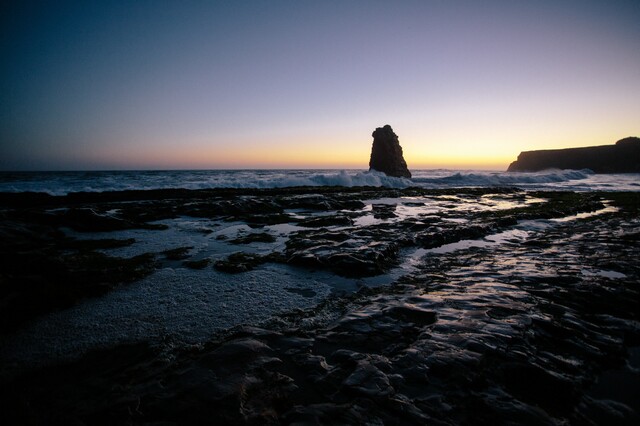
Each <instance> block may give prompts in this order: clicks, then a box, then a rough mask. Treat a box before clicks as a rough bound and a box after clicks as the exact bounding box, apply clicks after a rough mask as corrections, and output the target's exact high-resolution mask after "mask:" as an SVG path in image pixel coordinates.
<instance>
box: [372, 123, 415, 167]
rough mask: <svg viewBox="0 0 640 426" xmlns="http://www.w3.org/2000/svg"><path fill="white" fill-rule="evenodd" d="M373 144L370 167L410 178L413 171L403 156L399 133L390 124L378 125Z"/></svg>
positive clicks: (373, 134)
mask: <svg viewBox="0 0 640 426" xmlns="http://www.w3.org/2000/svg"><path fill="white" fill-rule="evenodd" d="M371 136H373V146H372V147H371V159H370V160H369V169H370V170H377V171H379V172H383V173H385V174H386V175H387V176H393V177H404V178H410V177H411V172H410V171H409V169H408V168H407V162H406V161H404V157H403V156H402V147H401V146H400V142H399V141H398V135H396V134H395V133H394V132H393V129H392V128H391V126H389V125H388V124H387V125H386V126H384V127H378V128H377V129H376V130H375V131H374V132H373V133H372V135H371Z"/></svg>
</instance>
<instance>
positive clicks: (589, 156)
mask: <svg viewBox="0 0 640 426" xmlns="http://www.w3.org/2000/svg"><path fill="white" fill-rule="evenodd" d="M544 169H575V170H580V169H590V170H593V171H594V172H595V173H640V138H637V137H628V138H624V139H621V140H619V141H618V142H616V143H615V145H603V146H592V147H585V148H567V149H548V150H541V151H524V152H521V153H520V155H518V159H517V160H516V161H514V162H513V163H511V164H510V165H509V168H508V169H507V171H509V172H536V171H539V170H544Z"/></svg>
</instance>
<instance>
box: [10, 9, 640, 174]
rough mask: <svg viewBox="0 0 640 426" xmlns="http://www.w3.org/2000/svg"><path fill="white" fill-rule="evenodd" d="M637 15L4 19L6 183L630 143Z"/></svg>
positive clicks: (92, 14) (151, 12)
mask: <svg viewBox="0 0 640 426" xmlns="http://www.w3.org/2000/svg"><path fill="white" fill-rule="evenodd" d="M639 22H640V1H637V0H630V1H625V0H608V1H595V0H581V1H563V0H554V1H547V0H539V1H521V0H510V1H491V0H486V1H455V0H451V1H448V0H422V1H408V0H407V1H397V2H396V1H394V2H390V1H374V0H371V1H355V0H354V1H351V0H341V1H332V0H323V1H305V0H292V1H278V0H271V1H267V0H264V1H249V0H247V1H200V2H196V1H188V0H184V1H145V0H139V1H122V2H117V1H108V2H99V1H90V0H86V1H78V2H67V1H63V0H60V1H55V2H51V1H46V2H37V1H29V0H24V1H10V2H8V3H4V5H3V6H0V77H1V78H0V94H1V95H0V170H99V169H106V170H114V169H237V168H337V169H340V168H356V169H366V168H368V161H369V155H370V152H371V143H372V137H371V133H372V132H373V130H374V129H375V128H376V127H381V126H383V125H385V124H389V125H391V126H392V127H393V129H394V131H395V132H396V134H397V135H398V136H399V139H400V144H401V146H402V147H403V150H404V155H405V159H406V161H407V163H408V165H409V168H410V169H421V168H475V169H480V168H481V169H497V170H501V169H504V168H506V167H507V165H508V164H509V162H511V161H513V160H515V158H516V157H517V155H518V154H519V153H520V152H521V151H524V150H533V149H553V148H565V147H575V146H592V145H604V144H611V143H614V142H615V141H616V140H618V139H621V138H623V137H627V136H640V102H639V99H640V24H638V23H639Z"/></svg>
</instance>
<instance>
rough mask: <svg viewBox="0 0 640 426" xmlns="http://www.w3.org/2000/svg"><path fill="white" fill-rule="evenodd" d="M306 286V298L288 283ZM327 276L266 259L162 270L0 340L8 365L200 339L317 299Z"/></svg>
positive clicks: (323, 293) (1, 353) (326, 291)
mask: <svg viewBox="0 0 640 426" xmlns="http://www.w3.org/2000/svg"><path fill="white" fill-rule="evenodd" d="M292 288H293V289H298V290H304V289H310V290H312V292H311V294H312V296H310V297H309V295H308V294H307V297H305V296H303V295H301V294H299V293H296V292H292V291H290V290H287V289H292ZM329 292H330V287H329V285H328V284H326V283H324V282H320V281H317V280H315V279H313V278H312V277H309V276H304V275H301V274H296V273H294V272H292V271H291V270H290V269H289V268H287V267H286V266H283V265H268V266H266V267H263V268H259V269H256V270H254V271H249V272H245V273H241V274H226V273H221V272H217V271H215V270H213V269H207V270H204V271H193V270H189V269H182V268H179V269H176V270H174V269H170V268H166V269H161V270H159V271H157V272H156V273H154V274H152V275H150V276H149V277H147V278H145V279H143V280H141V281H139V282H137V283H133V284H131V285H129V286H127V287H122V288H120V289H117V290H114V291H112V292H110V293H108V294H106V295H104V296H102V297H100V298H96V299H91V300H87V301H86V302H84V303H81V304H79V305H77V306H75V307H72V308H70V309H67V310H64V311H60V312H55V313H52V314H49V315H47V316H45V317H43V318H41V319H39V320H37V321H36V322H34V323H33V324H31V325H30V326H28V327H26V328H25V329H23V330H21V332H20V333H19V334H17V335H13V336H8V337H6V338H4V339H3V341H2V342H1V343H2V344H1V345H0V360H2V364H3V365H4V366H5V368H9V369H10V368H16V367H18V366H27V365H28V366H34V365H38V364H47V363H50V362H53V361H57V360H61V359H73V358H75V357H78V356H80V355H82V354H83V353H85V352H87V351H88V350H90V349H94V348H100V347H108V346H111V345H114V344H119V343H130V342H138V341H156V342H157V341H167V340H169V341H177V342H179V343H184V344H197V343H202V342H205V341H206V340H207V339H209V338H210V337H211V336H212V335H213V334H214V333H215V332H216V331H218V330H221V329H226V328H229V327H233V326H236V325H240V324H256V323H259V322H260V321H263V320H266V319H268V318H270V317H271V316H273V315H275V314H277V313H280V312H285V311H288V310H291V309H294V308H308V307H311V306H314V305H316V304H317V303H319V301H320V300H321V299H323V298H326V297H327V295H328V294H329Z"/></svg>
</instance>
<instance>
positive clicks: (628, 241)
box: [0, 189, 640, 425]
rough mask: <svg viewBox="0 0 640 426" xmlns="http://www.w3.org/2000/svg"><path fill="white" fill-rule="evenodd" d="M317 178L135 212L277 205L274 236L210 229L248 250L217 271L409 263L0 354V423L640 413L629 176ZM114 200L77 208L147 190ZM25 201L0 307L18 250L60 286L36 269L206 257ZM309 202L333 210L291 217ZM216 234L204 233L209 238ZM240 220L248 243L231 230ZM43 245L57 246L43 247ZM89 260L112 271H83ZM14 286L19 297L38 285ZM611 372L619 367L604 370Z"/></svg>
mask: <svg viewBox="0 0 640 426" xmlns="http://www.w3.org/2000/svg"><path fill="white" fill-rule="evenodd" d="M298 191H299V190H298ZM316 191H318V190H317V189H313V192H311V191H308V193H307V194H288V193H277V192H276V193H274V192H269V191H267V193H265V194H259V193H258V194H244V195H240V196H238V197H237V204H236V197H235V196H234V197H231V198H229V197H227V198H225V197H224V196H222V195H220V194H218V195H219V196H220V199H219V200H216V199H209V198H206V199H202V200H198V199H190V201H189V202H185V201H184V198H182V199H180V200H181V201H180V202H176V201H175V200H173V201H172V200H170V199H166V200H154V201H152V203H153V204H154V205H157V207H158V209H157V210H154V208H150V206H149V205H147V206H146V208H145V209H144V210H145V213H144V217H145V218H151V217H152V216H153V217H154V220H156V218H157V217H158V216H161V217H163V218H167V217H178V216H183V215H185V210H184V209H183V207H184V206H186V207H184V208H186V209H188V210H189V211H190V212H195V213H193V214H194V215H197V217H201V216H199V215H204V214H205V212H207V213H206V214H209V215H211V216H207V217H212V218H215V219H216V220H218V221H220V223H238V222H243V223H246V224H249V221H248V220H247V221H243V219H244V218H247V217H250V216H251V215H255V214H257V212H256V211H253V210H251V209H253V208H256V209H264V208H266V207H265V206H268V210H269V211H270V212H272V213H269V214H276V215H287V216H289V217H290V218H291V220H290V221H289V222H288V223H287V226H290V227H291V228H288V229H289V230H288V232H287V233H286V234H284V235H285V236H282V235H281V234H278V233H277V232H276V231H275V229H281V228H273V229H271V228H269V229H268V230H264V231H258V232H255V235H257V236H258V237H252V236H251V235H253V234H254V233H253V232H242V233H240V234H238V233H229V235H230V238H228V239H227V240H220V241H221V244H229V245H230V246H231V247H246V249H245V250H244V251H240V252H236V253H238V254H234V253H232V254H231V255H228V256H226V257H224V258H220V259H218V262H213V265H214V266H213V267H215V268H222V270H224V268H228V271H227V272H229V273H234V274H241V273H242V271H243V270H247V269H252V268H256V267H257V266H259V264H261V263H264V262H275V263H281V264H293V265H295V266H297V267H302V268H307V269H309V270H315V269H320V270H327V271H332V272H334V273H335V274H338V275H343V276H357V277H365V276H369V275H379V274H383V273H385V272H388V271H389V270H390V269H392V268H394V267H396V268H397V267H398V266H397V265H398V264H403V263H407V262H408V260H407V258H406V256H405V255H404V254H403V253H404V252H405V251H406V250H414V253H415V255H414V256H413V257H412V258H411V267H410V268H406V269H403V270H402V271H403V273H402V274H400V275H398V278H397V279H393V280H389V282H388V283H387V285H382V286H379V287H375V288H372V287H366V286H363V287H361V288H360V290H359V291H357V292H356V293H349V294H344V293H336V294H334V295H333V296H331V297H328V298H327V299H325V300H324V301H323V302H321V303H320V304H319V305H318V306H316V307H314V308H312V309H307V310H294V311H291V312H286V313H283V314H281V315H278V316H275V317H273V318H271V319H270V320H267V321H265V322H263V323H261V324H257V325H254V326H240V327H237V328H234V329H231V330H228V331H225V332H222V333H220V334H219V336H218V338H216V339H212V340H211V341H209V342H205V343H203V344H201V345H195V346H190V347H189V346H176V345H174V344H173V343H172V342H171V341H166V342H143V343H137V344H127V345H121V346H117V347H112V348H106V349H102V350H98V349H96V350H95V351H92V352H90V353H88V354H86V355H84V356H82V357H80V358H79V359H77V360H75V361H69V362H66V363H62V364H57V365H52V366H45V367H41V368H38V369H26V370H22V371H7V370H3V371H2V375H1V376H0V385H1V388H0V389H1V392H2V394H1V395H0V397H1V398H2V401H3V406H4V407H5V409H3V410H2V413H1V414H0V420H2V421H3V424H83V423H84V424H127V423H128V424H153V423H156V424H194V423H195V424H199V423H209V422H211V421H212V420H211V419H215V420H216V422H217V423H220V424H292V423H301V424H307V423H311V424H325V423H326V424H508V423H511V424H541V425H542V424H637V422H638V421H639V420H640V417H639V413H640V407H639V406H638V401H637V399H635V398H633V397H632V396H631V395H637V392H636V391H637V390H638V386H639V383H640V376H639V374H638V371H639V369H640V365H638V351H639V348H640V326H639V324H640V322H639V319H640V318H638V316H639V314H638V312H640V309H639V308H640V288H638V282H639V281H640V265H639V264H638V262H637V253H638V250H639V249H640V238H639V237H638V236H639V235H640V215H639V211H638V208H639V206H640V197H639V195H638V194H637V193H620V194H616V193H603V194H573V193H523V192H521V191H518V190H515V189H486V190H458V191H422V190H420V191H417V190H403V191H397V190H378V189H361V190H360V191H359V192H357V191H351V190H347V191H345V192H339V191H336V190H328V191H327V193H325V194H317V193H316ZM309 193H310V194H311V195H310V194H309ZM298 195H302V196H301V197H300V198H302V199H303V202H301V201H300V200H299V199H298ZM127 196H129V195H127ZM111 197H115V195H113V194H112V195H111ZM305 199H306V200H305ZM309 199H314V200H315V201H318V200H320V199H325V201H326V203H324V204H323V203H321V204H320V207H319V208H317V209H312V208H311V205H306V204H304V203H306V202H307V201H308V200H309ZM354 200H355V201H357V204H356V203H355V202H354ZM126 201H127V202H126V203H125V202H122V203H121V204H120V202H116V201H113V200H109V201H107V202H105V203H104V204H103V203H97V204H96V203H91V205H90V206H89V205H87V206H85V205H81V206H79V208H91V209H92V210H93V211H94V212H95V214H98V215H99V214H101V213H102V212H106V211H109V212H110V213H109V214H110V215H113V216H114V217H115V218H116V219H120V218H123V217H128V218H129V219H128V220H130V221H131V222H132V223H145V222H144V221H143V220H142V219H141V217H140V216H137V215H136V214H135V213H134V212H141V211H142V208H141V204H144V203H147V202H149V201H148V200H146V201H144V203H142V201H138V202H134V203H132V202H131V200H126ZM56 203H57V202H56ZM54 204H55V203H54ZM312 204H313V203H312ZM214 205H215V206H219V205H224V206H225V207H224V208H220V209H219V210H217V207H213V206H214ZM292 205H293V206H292ZM303 205H304V207H302V206H303ZM358 206H360V207H358ZM436 207H437V209H436ZM24 208H28V209H35V211H36V212H37V211H38V210H39V211H40V212H42V211H45V212H46V214H52V215H57V214H63V213H58V212H57V211H55V210H54V211H51V206H50V205H49V204H47V205H38V206H34V205H33V204H31V205H29V206H28V207H24V205H15V204H13V205H11V204H5V205H4V206H3V210H2V214H3V215H4V217H3V218H4V219H6V220H3V222H2V224H3V225H2V228H1V229H0V230H1V232H2V233H3V236H9V237H11V238H3V240H2V241H3V246H2V249H3V252H2V258H3V259H7V258H9V259H11V262H10V263H9V262H8V261H7V260H4V262H5V263H4V264H3V265H2V275H1V278H2V281H0V282H1V283H2V285H3V293H2V294H3V299H2V300H3V306H10V305H11V304H12V303H14V301H15V300H20V299H19V298H17V299H16V296H15V295H14V293H12V292H7V290H6V289H7V288H10V286H9V287H7V284H9V285H13V286H16V285H18V284H20V283H24V282H26V281H25V280H26V279H27V278H28V277H29V276H30V275H29V273H31V272H29V270H28V268H27V266H26V264H27V259H28V261H29V262H34V261H37V262H39V264H40V265H43V264H44V265H45V267H43V268H41V270H42V271H43V272H40V275H39V278H38V279H39V280H40V281H42V282H47V283H48V284H47V285H54V284H56V285H60V286H64V285H66V284H60V283H62V282H63V281H64V280H61V281H54V280H52V278H51V276H52V275H50V272H47V271H51V270H59V271H61V272H59V274H61V275H60V276H63V277H70V276H71V277H74V276H76V275H74V274H78V275H77V277H83V280H84V281H86V282H89V283H91V282H107V284H106V285H107V286H108V285H120V284H121V283H123V282H127V281H131V280H134V279H136V278H137V277H138V275H136V274H137V273H142V272H136V271H138V269H137V268H139V267H140V265H143V269H142V270H143V271H144V273H151V272H149V271H148V269H146V268H151V269H153V267H156V266H150V265H157V264H158V263H162V262H178V264H181V263H182V262H189V261H191V262H198V261H201V263H197V264H196V266H200V265H204V266H202V267H204V268H211V267H212V266H210V264H209V261H208V260H210V259H209V258H207V257H203V258H201V259H198V258H197V257H198V254H192V252H193V251H194V249H193V248H192V246H190V245H185V244H181V245H179V246H177V247H176V248H175V249H174V250H164V251H159V252H157V253H151V254H148V255H146V256H147V259H146V260H145V262H139V260H134V259H135V257H134V258H129V259H125V258H116V257H114V256H109V255H107V254H104V253H103V252H102V251H100V250H109V249H108V247H119V246H121V247H130V246H132V245H135V244H136V242H135V241H130V240H124V239H117V238H112V239H102V240H91V242H88V240H87V242H83V241H82V240H80V239H77V238H75V239H74V238H72V237H71V236H70V235H67V234H66V232H67V231H66V228H65V227H64V226H53V225H51V223H50V222H47V223H42V222H38V221H36V220H33V219H29V220H18V219H17V218H18V217H20V215H19V212H20V211H21V210H20V209H24ZM57 208H59V206H58V207H55V209H57ZM154 212H155V213H154ZM213 212H215V214H214V213H213ZM594 212H596V213H597V212H600V213H599V214H593V213H594ZM140 214H142V213H140ZM22 217H30V218H32V217H33V216H28V215H27V216H22ZM38 217H40V216H38ZM325 217H333V218H348V219H349V221H344V222H341V221H342V220H343V219H336V220H335V221H333V220H327V221H326V222H325V224H324V225H321V226H305V223H306V224H308V222H309V221H311V220H314V219H316V218H325ZM323 220H324V219H323ZM150 221H151V222H153V220H151V219H150ZM216 223H218V222H216ZM151 225H154V223H151ZM253 226H256V225H255V223H253ZM262 226H263V227H265V226H281V225H278V224H275V225H265V224H262ZM212 229H214V230H215V229H216V228H215V227H214V226H212ZM153 232H163V231H162V230H161V229H157V230H153ZM216 232H217V231H212V232H211V233H210V234H207V235H211V238H212V239H216V238H217V237H216ZM219 235H227V234H219ZM261 235H262V236H261ZM264 235H269V236H273V237H274V238H275V239H276V240H275V241H272V240H271V239H270V238H266V237H264ZM492 235H500V236H501V237H500V239H499V240H498V239H494V240H491V239H490V238H497V237H491V236H492ZM243 236H244V237H246V238H248V241H242V240H241V241H238V239H240V238H242V237H243ZM254 238H255V239H254ZM234 239H235V240H236V241H234ZM267 240H268V241H267ZM465 242H468V243H465ZM252 250H253V251H252ZM12 253H13V257H10V255H11V254H12ZM68 256H70V257H68ZM200 256H202V254H200ZM46 259H55V260H54V261H51V262H53V263H51V264H46V263H44V262H45V261H46ZM114 259H115V260H114ZM110 262H115V263H110ZM127 262H131V263H130V264H129V263H127ZM147 262H151V263H147ZM225 262H226V263H225ZM104 264H106V265H107V266H103V265H104ZM10 265H12V266H11V267H10ZM49 265H50V266H49ZM89 265H94V266H93V267H89ZM95 265H101V266H100V267H98V266H95ZM125 265H129V266H130V267H131V268H133V269H127V268H126V267H125ZM56 268H57V269H56ZM243 268H246V269H243ZM118 271H119V272H120V275H117V274H116V275H114V273H115V272H118ZM105 275H106V276H109V277H111V278H110V279H111V281H105V279H103V280H102V281H101V280H97V277H103V276H105ZM55 276H58V275H55ZM113 277H115V278H113ZM76 279H79V278H76ZM62 288H64V287H62ZM58 290H59V289H55V290H54V291H58ZM12 291H14V290H12ZM29 291H31V290H29ZM291 291H294V292H298V293H301V294H302V293H304V294H308V295H311V294H312V292H313V290H312V289H299V288H295V289H291ZM18 294H23V296H22V297H23V298H26V299H25V300H26V301H25V302H23V303H25V304H26V303H27V302H28V301H29V300H30V299H29V297H35V295H36V294H37V291H33V292H27V291H22V293H18ZM82 297H86V295H84V296H82ZM74 300H75V299H74ZM5 318H8V316H5ZM15 326H16V325H15V324H13V327H15ZM616 375H618V376H622V377H624V378H625V379H624V381H622V382H620V381H617V380H613V379H612V377H613V378H615V377H618V376H616ZM620 383H622V385H623V386H624V391H621V390H620V387H621V386H622V385H621V384H620Z"/></svg>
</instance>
